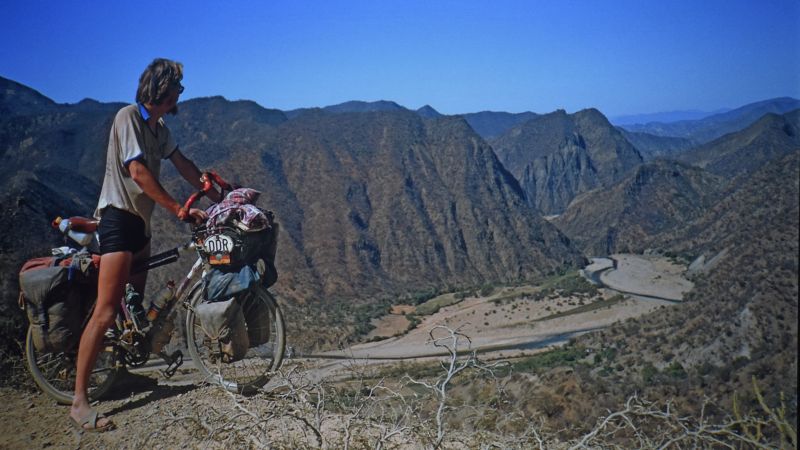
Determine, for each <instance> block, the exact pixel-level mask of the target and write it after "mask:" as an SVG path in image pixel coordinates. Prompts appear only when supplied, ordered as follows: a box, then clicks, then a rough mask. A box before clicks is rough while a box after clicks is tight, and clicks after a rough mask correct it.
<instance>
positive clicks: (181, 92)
mask: <svg viewBox="0 0 800 450" xmlns="http://www.w3.org/2000/svg"><path fill="white" fill-rule="evenodd" d="M178 94H183V85H182V84H180V83H178Z"/></svg>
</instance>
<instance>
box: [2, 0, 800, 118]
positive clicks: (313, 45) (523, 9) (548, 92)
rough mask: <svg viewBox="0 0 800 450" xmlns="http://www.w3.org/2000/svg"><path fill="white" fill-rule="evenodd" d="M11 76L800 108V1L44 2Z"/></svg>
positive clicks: (309, 98) (67, 84)
mask: <svg viewBox="0 0 800 450" xmlns="http://www.w3.org/2000/svg"><path fill="white" fill-rule="evenodd" d="M0 41H1V42H3V44H2V45H0V76H3V77H6V78H10V79H12V80H15V81H18V82H20V83H23V84H25V85H27V86H30V87H32V88H34V89H36V90H38V91H40V92H41V93H42V94H44V95H46V96H48V97H50V98H52V99H53V100H55V101H57V102H61V103H65V102H68V103H74V102H77V101H80V100H81V99H83V98H86V97H88V98H93V99H96V100H100V101H126V102H127V101H132V100H133V97H134V94H135V90H136V83H137V80H138V77H139V74H140V73H141V71H142V70H143V69H144V67H145V66H146V65H147V64H148V63H149V62H150V61H151V60H152V59H153V58H155V57H167V58H172V59H176V60H178V61H181V62H183V63H184V66H185V78H184V85H185V86H186V91H185V93H184V95H183V97H182V99H188V98H192V97H202V96H211V95H222V96H224V97H226V98H228V99H231V100H236V99H250V100H255V101H256V102H258V103H259V104H260V105H262V106H265V107H269V108H278V109H284V110H287V109H293V108H299V107H311V106H326V105H331V104H336V103H341V102H344V101H347V100H366V101H374V100H393V101H396V102H397V103H399V104H401V105H403V106H406V107H408V108H413V109H416V108H419V107H421V106H423V105H424V104H430V105H431V106H433V107H434V108H436V109H437V110H439V111H440V112H442V113H446V114H456V113H467V112H476V111H482V110H494V111H510V112H521V111H526V110H529V111H534V112H538V113H545V112H550V111H553V110H555V109H558V108H563V109H566V110H567V111H568V112H573V111H576V110H579V109H583V108H587V107H595V108H598V109H599V110H601V111H602V112H604V113H605V114H606V115H609V116H614V115H622V114H634V113H651V112H661V111H673V110H703V111H713V110H717V109H720V108H725V107H737V106H741V105H743V104H746V103H750V102H753V101H758V100H764V99H767V98H772V97H780V96H792V97H795V98H800V1H798V0H752V1H740V0H726V1H721V0H719V1H718V0H708V1H706V0H691V1H688V0H687V1H658V2H655V1H647V0H639V1H613V0H608V1H602V0H594V1H591V0H586V1H568V0H562V1H555V0H553V1H543V0H542V1H534V0H530V1H507V0H492V1H470V0H462V1H450V0H426V1H416V0H403V1H380V0H371V1H337V0H330V1H294V2H289V1H263V2H262V1H251V2H243V1H214V2H212V1H170V2H115V1H82V2H67V1H63V2H61V1H55V0H53V1H37V0H22V1H18V0H4V1H3V4H2V6H0Z"/></svg>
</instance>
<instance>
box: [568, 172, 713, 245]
mask: <svg viewBox="0 0 800 450" xmlns="http://www.w3.org/2000/svg"><path fill="white" fill-rule="evenodd" d="M723 186H724V181H723V179H722V178H720V177H716V176H714V175H712V174H710V173H708V172H705V171H703V170H702V169H699V168H696V167H690V166H687V165H684V164H681V163H677V162H673V161H663V160H661V161H654V162H651V163H647V164H643V165H641V166H639V167H637V168H636V169H635V170H634V171H633V172H632V173H631V174H630V175H629V176H628V177H626V178H625V179H623V180H621V181H619V182H618V183H616V184H614V185H612V186H610V187H609V188H607V189H596V190H593V191H590V192H587V193H585V194H582V195H580V196H578V197H577V198H576V199H575V200H573V202H572V203H571V204H570V205H569V207H568V208H567V210H566V211H565V212H564V213H563V214H561V215H560V216H558V217H557V218H555V219H553V223H554V224H555V225H556V226H558V228H559V229H560V230H561V231H563V232H564V234H566V235H567V236H569V238H570V239H571V240H572V242H574V243H575V244H576V245H577V246H578V247H579V248H581V249H582V250H583V251H584V252H586V253H587V254H590V255H608V254H612V253H618V252H630V251H632V250H633V249H636V250H638V251H641V250H642V249H641V246H642V243H643V242H646V240H647V239H649V238H650V237H651V236H654V235H656V234H658V233H661V232H664V231H666V230H673V229H676V228H680V227H681V226H683V225H684V224H686V223H688V222H690V221H691V220H693V219H695V218H697V217H699V216H700V215H702V214H703V213H704V212H705V211H706V209H707V208H709V207H710V206H711V205H713V204H714V202H715V201H716V199H717V197H718V195H719V194H720V193H721V191H722V188H723Z"/></svg>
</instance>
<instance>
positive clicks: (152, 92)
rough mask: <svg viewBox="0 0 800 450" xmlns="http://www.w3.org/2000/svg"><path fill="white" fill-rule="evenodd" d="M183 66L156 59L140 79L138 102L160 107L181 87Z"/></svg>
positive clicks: (137, 91)
mask: <svg viewBox="0 0 800 450" xmlns="http://www.w3.org/2000/svg"><path fill="white" fill-rule="evenodd" d="M182 79H183V64H181V63H179V62H177V61H171V60H169V59H164V58H156V59H154V60H153V62H151V63H150V65H148V66H147V68H146V69H144V72H142V76H141V77H139V88H138V89H137V90H136V102H137V103H141V104H147V103H152V104H154V105H160V104H161V103H162V102H163V101H164V100H165V99H166V98H167V97H168V96H169V94H170V91H171V90H172V89H175V88H180V87H181V80H182Z"/></svg>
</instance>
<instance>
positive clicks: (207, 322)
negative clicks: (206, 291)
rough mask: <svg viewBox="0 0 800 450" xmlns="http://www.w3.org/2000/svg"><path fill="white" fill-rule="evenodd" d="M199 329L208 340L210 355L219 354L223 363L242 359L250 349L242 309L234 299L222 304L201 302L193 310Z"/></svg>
mask: <svg viewBox="0 0 800 450" xmlns="http://www.w3.org/2000/svg"><path fill="white" fill-rule="evenodd" d="M195 314H197V318H198V319H200V327H201V328H202V329H203V333H205V335H206V337H208V339H209V340H210V345H211V352H212V355H213V354H215V353H219V358H220V360H221V361H222V362H224V363H232V362H235V361H238V360H240V359H242V358H244V356H245V354H246V353H247V349H248V348H249V347H250V340H249V339H248V337H247V324H246V323H245V320H244V314H243V313H242V307H241V306H240V305H239V302H238V301H236V299H235V298H231V299H230V300H227V301H222V302H203V303H201V304H200V305H198V306H197V307H196V308H195Z"/></svg>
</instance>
